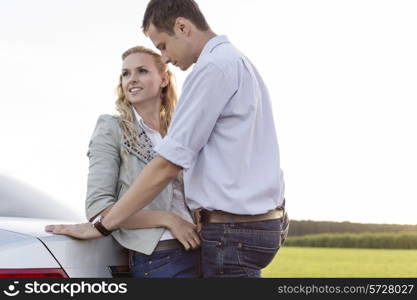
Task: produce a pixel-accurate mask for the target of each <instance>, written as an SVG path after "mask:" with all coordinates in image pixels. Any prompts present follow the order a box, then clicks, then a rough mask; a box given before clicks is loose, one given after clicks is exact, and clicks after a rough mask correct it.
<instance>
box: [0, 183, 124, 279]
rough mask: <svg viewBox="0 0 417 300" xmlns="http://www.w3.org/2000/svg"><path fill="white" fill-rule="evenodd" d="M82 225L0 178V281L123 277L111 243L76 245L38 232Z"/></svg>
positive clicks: (120, 256) (120, 253)
mask: <svg viewBox="0 0 417 300" xmlns="http://www.w3.org/2000/svg"><path fill="white" fill-rule="evenodd" d="M80 221H81V222H83V218H82V217H81V216H78V215H76V214H75V213H72V212H71V211H70V210H69V209H68V208H65V207H64V206H63V205H61V204H59V203H57V202H56V201H54V200H53V199H51V198H49V197H48V196H46V195H44V194H42V193H41V192H39V191H37V190H36V189H34V188H32V187H30V186H28V185H26V184H23V183H21V182H19V181H17V180H15V179H11V178H9V177H6V176H3V175H0V277H9V278H10V277H26V278H28V277H101V278H105V277H129V273H128V255H127V251H126V250H125V249H124V248H122V247H121V246H120V245H119V244H118V243H117V242H116V241H115V240H114V239H113V238H112V237H110V236H109V237H105V238H99V239H95V240H89V241H81V240H77V239H74V238H70V237H67V236H62V235H53V234H50V233H47V232H45V231H44V227H45V225H47V224H65V223H74V222H80Z"/></svg>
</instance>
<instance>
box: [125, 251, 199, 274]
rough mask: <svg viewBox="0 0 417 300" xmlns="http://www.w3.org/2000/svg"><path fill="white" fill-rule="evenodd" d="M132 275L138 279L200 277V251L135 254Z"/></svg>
mask: <svg viewBox="0 0 417 300" xmlns="http://www.w3.org/2000/svg"><path fill="white" fill-rule="evenodd" d="M132 259H133V262H132V266H131V275H132V277H136V278H195V277H199V276H200V270H199V264H200V250H190V251H186V250H184V249H183V248H179V249H172V250H162V251H157V252H154V253H153V254H151V255H145V254H141V253H137V252H136V253H135V254H134V255H133V257H132Z"/></svg>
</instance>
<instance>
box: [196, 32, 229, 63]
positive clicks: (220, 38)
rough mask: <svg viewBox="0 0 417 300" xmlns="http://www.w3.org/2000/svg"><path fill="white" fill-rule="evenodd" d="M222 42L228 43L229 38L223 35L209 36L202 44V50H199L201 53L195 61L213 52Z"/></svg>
mask: <svg viewBox="0 0 417 300" xmlns="http://www.w3.org/2000/svg"><path fill="white" fill-rule="evenodd" d="M224 43H230V42H229V39H228V38H227V36H225V35H216V36H215V37H213V38H211V39H210V40H209V41H208V42H207V43H206V45H205V46H204V48H203V51H201V54H200V56H199V57H198V59H197V63H198V61H199V60H200V59H201V58H202V57H204V56H206V55H207V54H209V53H211V52H213V50H214V48H216V47H217V46H218V45H220V44H224Z"/></svg>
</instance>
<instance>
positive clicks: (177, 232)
mask: <svg viewBox="0 0 417 300" xmlns="http://www.w3.org/2000/svg"><path fill="white" fill-rule="evenodd" d="M166 227H167V228H168V229H169V230H170V231H171V233H172V234H173V235H174V237H175V238H176V239H177V240H178V241H180V243H181V244H183V246H184V248H185V250H190V249H197V248H198V247H200V238H199V237H198V234H197V231H196V229H197V226H196V225H194V224H193V223H190V222H187V221H185V220H184V219H182V218H180V217H179V216H177V215H176V214H173V213H170V214H169V217H168V219H167V222H166Z"/></svg>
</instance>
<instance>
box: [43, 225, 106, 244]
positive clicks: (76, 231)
mask: <svg viewBox="0 0 417 300" xmlns="http://www.w3.org/2000/svg"><path fill="white" fill-rule="evenodd" d="M45 231H47V232H51V233H53V234H63V235H67V236H71V237H74V238H76V239H80V240H91V239H96V238H100V237H103V235H102V234H101V233H100V232H99V231H98V230H97V229H96V228H95V227H94V226H93V224H91V223H81V224H71V225H67V224H63V225H47V226H46V227H45Z"/></svg>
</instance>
